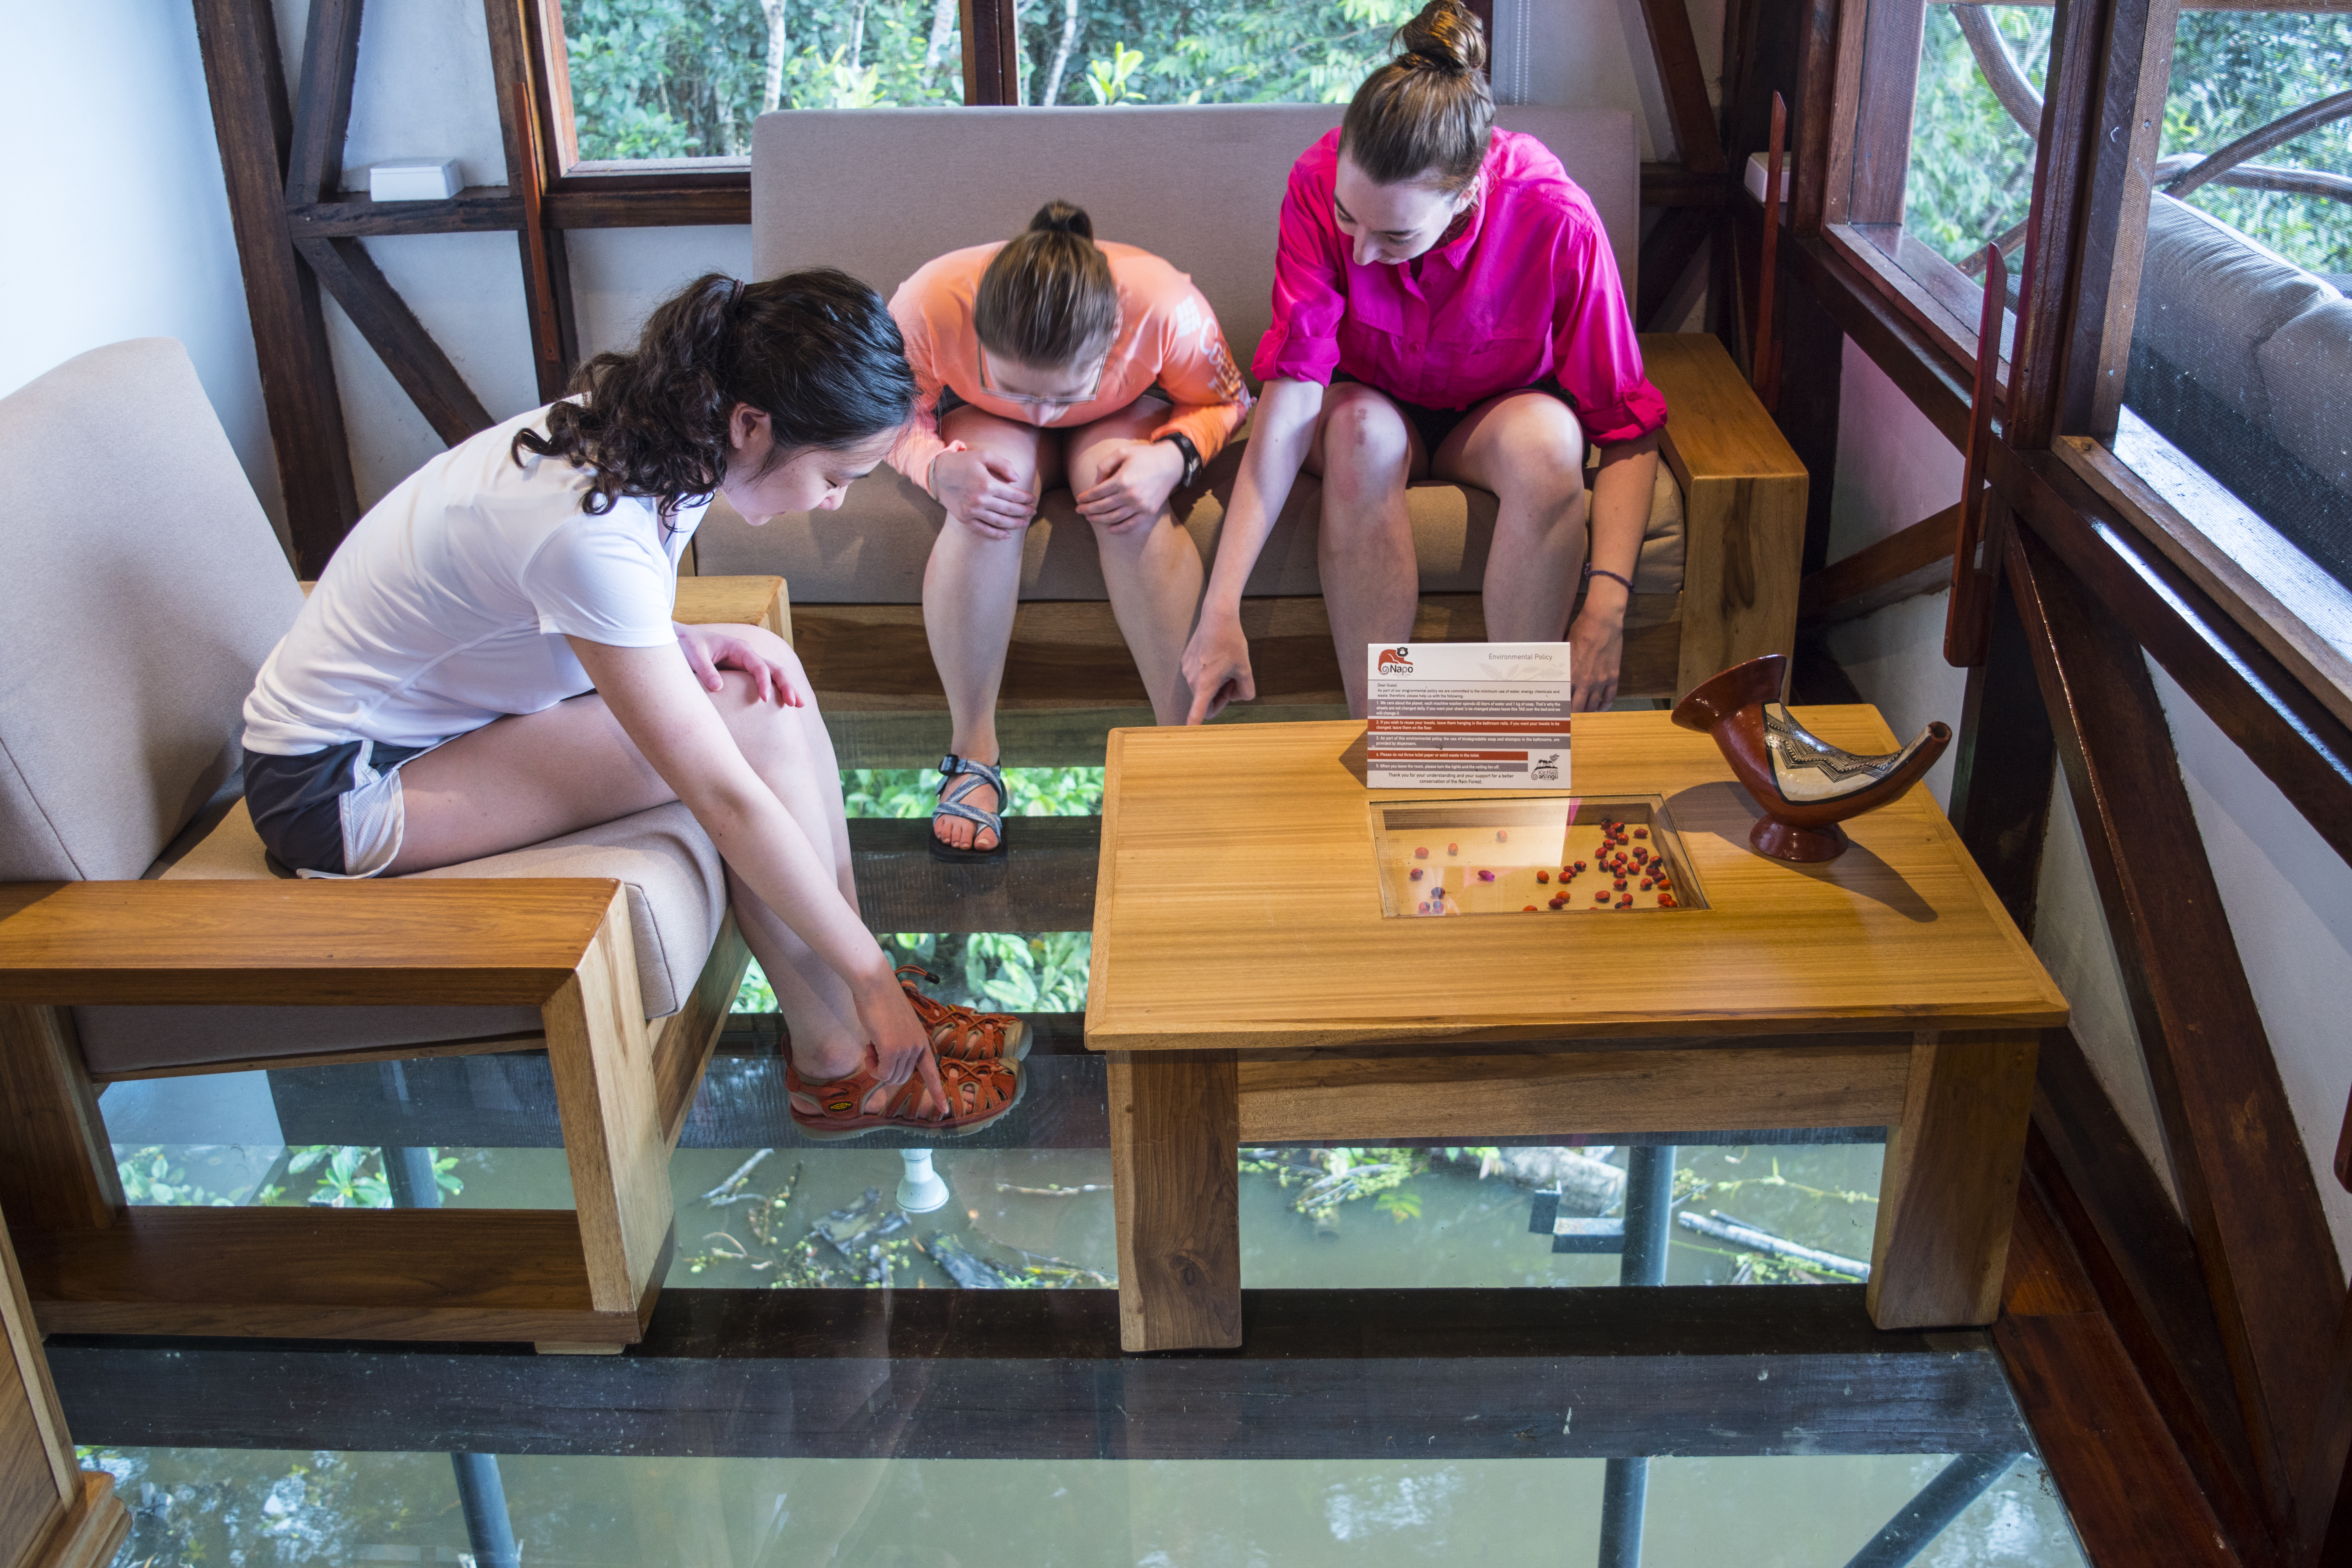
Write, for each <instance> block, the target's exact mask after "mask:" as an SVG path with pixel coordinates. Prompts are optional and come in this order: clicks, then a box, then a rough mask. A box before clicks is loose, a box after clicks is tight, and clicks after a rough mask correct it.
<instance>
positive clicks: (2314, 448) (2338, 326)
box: [2254, 297, 2352, 491]
mask: <svg viewBox="0 0 2352 1568" xmlns="http://www.w3.org/2000/svg"><path fill="white" fill-rule="evenodd" d="M2254 358H2255V360H2256V362H2257V363H2259V364H2261V366H2262V371H2263V392H2264V394H2265V395H2268V397H2269V399H2270V414H2271V417H2270V426H2271V434H2272V435H2273V437H2277V439H2278V443H2279V445H2280V446H2282V447H2285V448H2286V449H2287V450H2288V451H2290V452H2292V453H2294V455H2295V456H2296V457H2297V458H2301V459H2302V460H2303V461H2304V463H2305V465H2307V466H2308V467H2309V468H2311V469H2312V470H2313V471H2314V472H2315V473H2317V474H2319V475H2320V476H2322V477H2323V478H2325V479H2326V480H2327V481H2328V482H2329V483H2330V484H2332V485H2334V486H2335V487H2336V489H2339V490H2345V491H2352V415H2347V399H2352V300H2346V299H2342V298H2340V297H2339V298H2336V299H2322V300H2319V301H2318V302H2317V303H2316V304H2315V305H2313V306H2312V307H2311V308H2310V309H2309V310H2305V311H2303V312H2302V313H2301V314H2299V315H2297V316H2296V317H2295V318H2294V320H2293V321H2289V322H2287V324H2286V325H2284V326H2283V327H2281V328H2280V329H2279V330H2278V331H2275V332H2273V333H2272V334H2271V335H2270V336H2269V337H2268V338H2266V339H2264V340H2263V346H2262V347H2261V348H2259V349H2257V350H2255V351H2254Z"/></svg>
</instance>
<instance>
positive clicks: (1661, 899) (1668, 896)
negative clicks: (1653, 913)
mask: <svg viewBox="0 0 2352 1568" xmlns="http://www.w3.org/2000/svg"><path fill="white" fill-rule="evenodd" d="M1674 907H1675V896H1674V895H1673V894H1672V893H1660V894H1659V895H1658V908H1660V909H1662V910H1671V909H1673V908H1674Z"/></svg>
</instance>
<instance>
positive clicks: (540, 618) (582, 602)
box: [245, 408, 709, 756]
mask: <svg viewBox="0 0 2352 1568" xmlns="http://www.w3.org/2000/svg"><path fill="white" fill-rule="evenodd" d="M546 420H547V410H546V409H545V408H534V409H532V410H531V411H530V413H528V414H523V415H519V416H516V417H515V418H512V419H509V420H508V421H507V422H506V423H505V424H503V425H499V426H495V427H494V428H491V429H488V430H485V431H483V432H481V433H480V434H479V435H478V436H474V437H469V438H468V439H467V440H466V441H464V442H461V443H460V444H459V445H457V446H456V447H451V448H450V449H449V450H448V451H446V452H444V453H442V454H441V455H440V456H439V457H437V458H434V459H433V460H432V461H431V462H429V463H427V464H425V466H424V467H423V468H419V469H417V470H416V472H415V473H414V474H411V475H410V476H409V477H408V478H407V479H404V480H403V481H402V482H401V483H400V484H399V485H398V486H397V487H395V488H394V489H393V491H392V493H391V494H389V495H387V496H385V497H384V498H383V500H380V501H378V502H377V503H376V504H375V505H374V506H373V508H371V509H370V510H369V511H368V514H367V515H366V516H365V517H363V518H362V519H360V521H359V523H358V526H356V527H354V528H353V529H352V531H351V534H350V536H349V537H347V538H346V539H345V540H344V541H343V542H342V545H341V548H339V549H338V550H337V551H336V552H335V553H334V557H333V559H332V560H331V561H329V562H328V563H327V570H326V574H324V575H323V576H321V577H320V579H319V585H318V586H317V587H316V588H315V589H313V590H312V591H311V594H310V601H309V602H308V603H307V604H305V605H303V606H302V612H301V614H300V615H299V616H296V617H295V620H294V626H293V629H292V630H290V631H289V632H288V633H287V634H286V636H285V637H284V638H283V639H282V640H281V641H280V642H279V643H278V647H276V648H275V649H273V650H272V651H271V652H270V655H269V658H268V660H267V661H265V662H264V663H263V665H262V667H261V674H260V676H259V677H258V679H256V680H255V682H254V687H253V694H252V695H251V696H249V697H247V699H246V700H245V744H246V746H247V749H248V750H251V751H256V752H270V753H272V754H275V755H278V756H299V755H302V754H304V753H307V752H316V751H320V750H321V749H323V748H325V747H328V746H331V745H337V744H340V743H341V742H346V741H362V740H364V741H374V742H378V743H380V744H384V745H397V746H429V745H433V744H435V743H436V742H441V741H445V740H447V739H448V738H450V737H451V736H453V735H462V734H464V733H465V732H466V731H468V730H476V729H479V728H480V727H481V726H482V725H484V724H487V723H488V722H489V721H491V720H493V719H498V718H501V717H503V716H505V715H507V714H509V713H536V712H539V711H540V710H542V709H546V708H552V707H553V706H555V704H557V703H558V702H561V701H562V700H564V699H565V698H567V697H576V696H578V695H580V694H581V693H582V692H584V691H587V690H589V689H591V688H592V686H593V682H592V681H590V680H589V679H588V672H587V671H586V670H584V669H583V668H581V667H580V660H579V659H578V658H575V657H574V656H573V654H572V647H571V645H570V644H569V643H567V642H565V641H564V640H563V639H564V637H566V636H567V635H569V636H572V637H584V638H586V639H587V640H588V641H590V642H597V643H604V644H606V645H608V646H610V647H660V646H661V645H663V644H665V643H668V642H670V641H672V640H674V638H675V637H676V635H677V634H676V630H675V628H674V627H673V626H671V623H670V606H671V604H672V602H673V600H674V598H675V596H676V593H677V562H678V557H679V555H680V553H681V552H683V551H684V550H685V548H686V544H687V541H688V539H689V538H690V537H691V536H692V534H693V532H694V529H695V526H696V525H697V524H698V523H699V522H700V521H702V514H703V512H704V510H707V508H708V504H709V503H708V502H707V501H706V502H703V503H700V504H696V505H688V506H685V507H681V508H680V509H679V510H677V512H675V513H673V514H672V515H671V516H670V518H669V520H668V521H669V527H668V528H667V529H665V527H664V526H663V521H662V520H661V519H660V518H658V517H656V515H655V511H654V506H653V503H652V502H650V501H646V500H634V499H630V498H627V497H623V498H621V499H619V500H615V501H614V503H613V508H612V510H610V511H608V512H606V513H604V515H603V516H601V517H592V516H590V515H588V514H587V513H586V512H584V511H583V510H580V502H581V499H582V497H583V495H584V494H585V493H586V491H587V489H588V474H587V472H586V471H585V470H583V469H581V468H574V467H572V465H571V464H570V463H567V462H565V461H564V460H563V459H562V458H539V457H536V456H534V455H532V454H531V453H530V452H529V451H525V452H523V453H522V454H521V458H522V461H521V462H520V464H518V463H517V462H516V461H515V460H514V458H513V457H512V456H510V455H509V448H510V447H512V446H513V444H514V438H515V436H516V434H517V433H518V432H519V431H521V430H524V429H531V430H536V431H539V432H541V434H544V433H545V431H546V428H547V423H546Z"/></svg>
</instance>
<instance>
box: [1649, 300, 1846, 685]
mask: <svg viewBox="0 0 2352 1568" xmlns="http://www.w3.org/2000/svg"><path fill="white" fill-rule="evenodd" d="M1642 361H1643V365H1644V366H1645V367H1646V368H1647V370H1648V372H1649V376H1650V381H1651V384H1653V385H1654V386H1656V387H1657V389H1658V391H1659V392H1660V393H1662V394H1664V396H1665V400H1666V411H1667V420H1666V427H1665V430H1664V434H1663V437H1662V438H1661V440H1660V442H1659V450H1660V452H1661V453H1662V454H1663V455H1664V458H1665V460H1666V464H1667V466H1668V467H1669V468H1672V469H1673V470H1674V475H1675V481H1676V482H1677V483H1678V484H1680V485H1681V486H1682V490H1683V517H1684V535H1683V611H1682V651H1681V656H1680V660H1679V668H1678V669H1677V671H1676V675H1675V696H1676V697H1677V698H1680V697H1682V696H1684V695H1685V694H1687V693H1688V692H1689V690H1690V689H1691V688H1692V687H1694V686H1696V685H1697V684H1698V683H1699V682H1700V681H1702V680H1705V679H1706V678H1707V677H1708V676H1710V675H1713V674H1715V673H1716V672H1717V671H1718V670H1721V669H1727V668H1730V667H1731V666H1733V665H1735V664H1740V663H1744V662H1745V661H1747V660H1748V659H1751V658H1759V657H1760V656H1761V655H1764V654H1768V653H1780V654H1786V653H1790V652H1792V651H1794V649H1795V647H1796V640H1797V585H1798V577H1799V574H1800V573H1801V569H1802V567H1803V565H1804V552H1805V497H1806V489H1807V481H1806V477H1805V466H1804V465H1803V464H1802V463H1801V462H1799V461H1798V460H1797V454H1796V452H1795V451H1794V450H1793V449H1792V448H1791V447H1790V445H1789V443H1788V441H1787V439H1786V438H1785V437H1782V436H1781V434H1780V426H1777V425H1775V424H1774V423H1773V422H1772V416H1770V415H1769V414H1767V413H1766V412H1765V411H1764V405H1762V404H1761V403H1759V402H1758V401H1757V400H1756V395H1755V393H1754V392H1752V391H1750V390H1749V389H1748V383H1747V380H1746V379H1745V378H1744V377H1743V376H1741V375H1740V374H1739V367H1738V365H1736V364H1734V363H1731V355H1730V354H1728V353H1726V352H1725V351H1724V347H1723V344H1722V343H1720V342H1717V340H1716V339H1715V338H1713V337H1711V336H1709V335H1707V334H1706V333H1704V332H1658V333H1648V334H1645V335H1644V336H1643V339H1642Z"/></svg>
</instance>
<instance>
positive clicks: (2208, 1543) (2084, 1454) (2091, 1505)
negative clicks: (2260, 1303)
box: [1992, 1175, 2264, 1568]
mask: <svg viewBox="0 0 2352 1568" xmlns="http://www.w3.org/2000/svg"><path fill="white" fill-rule="evenodd" d="M1992 1340H1993V1346H1994V1349H1995V1350H1996V1351H1998V1352H2000V1358H2001V1363H2002V1365H2003V1366H2004V1367H2005V1368H2006V1369H2007V1371H2008V1373H2009V1378H2010V1384H2011V1388H2012V1390H2013V1391H2014V1393H2015V1394H2016V1397H2017V1402H2018V1406H2019V1408H2020V1410H2021V1411H2022V1412H2023V1414H2024V1416H2025V1420H2026V1424H2027V1426H2029V1427H2030V1428H2031V1429H2032V1433H2033V1438H2034V1443H2035V1446H2036V1447H2038V1448H2039V1449H2040V1450H2041V1454H2042V1462H2043V1463H2044V1464H2045V1465H2046V1466H2047V1467H2048V1468H2049V1471H2050V1478H2051V1480H2052V1482H2053V1484H2054V1485H2055V1486H2056V1487H2057V1489H2058V1495H2059V1498H2060V1500H2062V1501H2063V1503H2064V1504H2065V1506H2066V1512H2067V1517H2068V1518H2069V1519H2070V1520H2072V1521H2073V1522H2074V1531H2075V1534H2076V1535H2077V1536H2078V1537H2079V1538H2080V1540H2081V1542H2082V1544H2083V1550H2084V1554H2085V1555H2086V1556H2087V1557H2088V1558H2089V1560H2090V1563H2091V1564H2092V1568H2147V1564H2150V1563H2166V1564H2179V1565H2182V1568H2240V1565H2241V1563H2242V1559H2241V1558H2240V1556H2239V1555H2238V1553H2237V1552H2236V1551H2234V1550H2232V1548H2231V1543H2230V1542H2229V1541H2228V1540H2227V1539H2226V1538H2225V1537H2224V1535H2223V1533H2222V1531H2221V1523H2220V1521H2218V1520H2217V1519H2216V1518H2215V1516H2214V1513H2213V1510H2212V1508H2211V1506H2210V1504H2209V1503H2208V1502H2207V1501H2206V1500H2205V1497H2204V1495H2203V1494H2202V1493H2201V1492H2200V1491H2199V1489H2198V1487H2197V1480H2196V1477H2195V1475H2194V1474H2193V1473H2192V1472H2191V1471H2190V1469H2189V1463H2188V1460H2187V1459H2186V1458H2183V1457H2182V1455H2181V1452H2180V1449H2179V1447H2178V1446H2177V1445H2176V1444H2175V1443H2174V1441H2173V1437H2172V1433H2171V1430H2170V1428H2168V1426H2166V1425H2165V1423H2164V1417H2163V1416H2162V1415H2161V1414H2160V1413H2158V1410H2157V1407H2156V1404H2155V1402H2154V1401H2153V1400H2152V1399H2151V1398H2150V1397H2149V1396H2148V1393H2147V1388H2146V1387H2145V1385H2143V1384H2142V1383H2141V1382H2140V1378H2139V1374H2138V1373H2137V1370H2136V1369H2135V1368H2134V1367H2133V1365H2132V1362H2131V1358H2130V1357H2129V1356H2128V1355H2126V1353H2125V1351H2124V1345H2123V1342H2122V1340H2121V1339H2119V1338H2118V1337H2117V1336H2116V1331H2115V1327H2114V1325H2113V1324H2112V1323H2110V1322H2109V1321H2108V1320H2107V1316H2106V1313H2105V1311H2104V1310H2101V1308H2100V1307H2099V1304H2098V1296H2097V1293H2096V1291H2095V1290H2094V1289H2092V1286H2091V1282H2090V1279H2089V1278H2088V1276H2087V1275H2086V1274H2085V1273H2084V1268H2083V1265H2082V1262H2081V1260H2080V1259H2078V1258H2076V1257H2075V1256H2074V1249H2073V1247H2072V1246H2071V1245H2070V1244H2069V1243H2068V1242H2067V1241H2066V1239H2065V1236H2064V1233H2063V1230H2062V1229H2061V1227H2060V1226H2059V1224H2058V1221H2057V1219H2056V1217H2055V1215H2053V1213H2052V1212H2051V1209H2050V1207H2049V1205H2048V1202H2047V1200H2046V1198H2045V1196H2044V1194H2042V1192H2041V1190H2040V1187H2039V1184H2038V1182H2037V1181H2036V1180H2035V1179H2034V1178H2033V1177H2032V1176H2031V1175H2029V1176H2028V1178H2027V1179H2026V1180H2025V1181H2024V1182H2022V1183H2021V1184H2019V1188H2018V1198H2017V1225H2016V1228H2015V1231H2014V1233H2013V1236H2012V1238H2011V1247H2010V1257H2009V1268H2008V1273H2007V1276H2006V1279H2005V1283H2004V1289H2003V1292H2002V1302H2001V1314H2000V1318H1999V1319H1998V1320H1996V1321H1995V1322H1994V1323H1993V1327H1992ZM2263 1560H2264V1559H2261V1558H2257V1559H2253V1560H2252V1561H2263Z"/></svg>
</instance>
